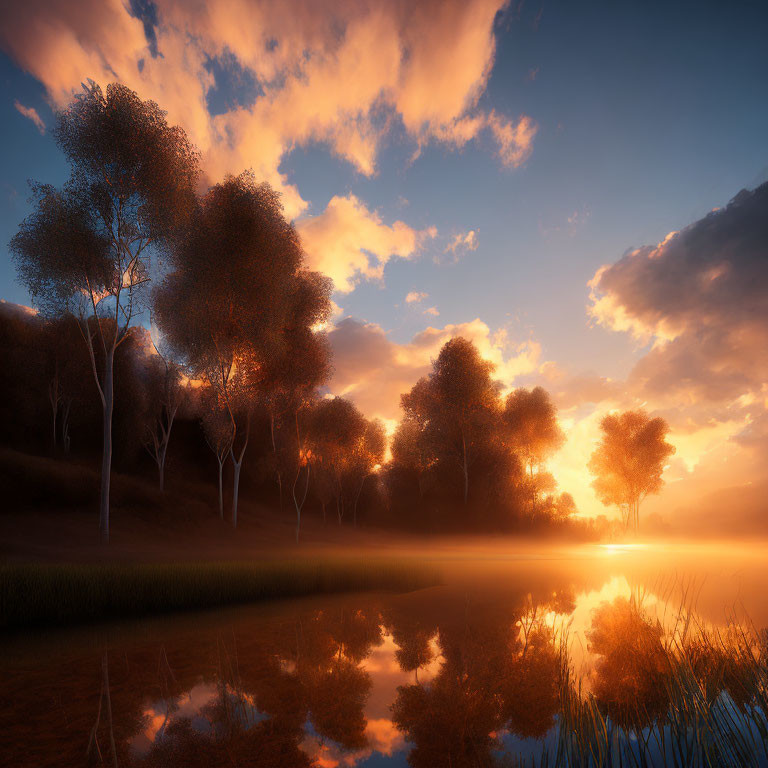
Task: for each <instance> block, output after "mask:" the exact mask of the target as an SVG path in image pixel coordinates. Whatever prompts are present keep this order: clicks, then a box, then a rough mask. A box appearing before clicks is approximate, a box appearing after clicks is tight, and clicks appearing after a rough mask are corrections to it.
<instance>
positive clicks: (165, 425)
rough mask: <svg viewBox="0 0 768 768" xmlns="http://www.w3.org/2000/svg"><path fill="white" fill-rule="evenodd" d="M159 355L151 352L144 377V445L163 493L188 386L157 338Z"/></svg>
mask: <svg viewBox="0 0 768 768" xmlns="http://www.w3.org/2000/svg"><path fill="white" fill-rule="evenodd" d="M152 345H153V349H154V350H155V353H156V354H151V353H150V354H149V355H148V356H147V358H146V360H145V361H144V366H143V367H144V376H145V380H146V386H147V389H148V395H149V399H150V403H149V411H150V414H149V415H150V420H149V423H148V424H147V425H146V433H145V437H144V447H145V448H146V449H147V453H149V455H150V456H151V457H152V459H153V460H154V462H155V464H156V465H157V474H158V481H159V484H160V492H161V493H162V492H163V491H164V490H165V459H166V455H167V453H168V443H169V442H170V440H171V431H172V430H173V422H174V421H175V420H176V414H177V412H178V410H179V407H180V406H181V404H182V403H183V402H184V397H185V395H186V389H185V387H184V386H183V385H182V371H181V367H180V366H179V365H178V364H177V363H175V362H174V361H173V360H171V359H170V358H169V357H168V356H167V355H165V354H163V353H162V352H161V351H160V350H159V349H158V346H157V344H155V341H154V339H153V340H152Z"/></svg>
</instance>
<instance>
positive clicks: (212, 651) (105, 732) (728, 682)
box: [0, 547, 768, 768]
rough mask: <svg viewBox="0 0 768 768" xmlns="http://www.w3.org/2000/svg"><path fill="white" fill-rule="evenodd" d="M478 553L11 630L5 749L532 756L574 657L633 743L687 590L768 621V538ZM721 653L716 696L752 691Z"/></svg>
mask: <svg viewBox="0 0 768 768" xmlns="http://www.w3.org/2000/svg"><path fill="white" fill-rule="evenodd" d="M476 555H477V553H472V554H471V555H468V556H466V557H457V558H455V559H447V560H444V561H443V562H442V563H441V567H443V568H444V569H445V573H446V584H445V585H444V586H441V587H436V588H432V589H428V590H422V591H419V592H414V593H410V594H406V595H354V596H341V597H338V596H337V597H329V598H325V599H322V600H305V601H295V602H290V603H279V604H278V603H275V604H270V605H266V606H264V605H260V606H251V607H244V608H240V609H236V610H227V611H219V612H212V613H206V614H194V615H184V616H177V617H172V618H165V619H153V620H146V621H143V622H134V623H130V624H120V625H111V626H99V627H86V628H80V629H77V630H71V631H60V632H52V633H46V634H25V635H18V634H17V635H14V636H13V637H7V638H5V639H4V640H3V642H2V647H1V648H0V652H2V661H1V662H0V672H1V673H2V681H3V691H4V693H3V696H2V699H3V703H2V704H0V714H1V716H2V720H1V721H0V726H2V727H0V764H2V765H8V766H70V765H72V766H76V765H89V764H91V765H100V764H104V765H114V764H115V762H114V758H113V752H112V746H111V744H112V741H113V740H114V745H115V746H114V749H115V751H116V753H117V758H118V764H119V765H121V766H128V765H130V766H134V765H135V766H209V765H212V766H217V765H238V766H275V767H278V766H309V765H317V766H321V767H323V768H333V767H335V766H408V765H411V766H414V767H421V766H424V767H425V768H426V767H427V766H442V765H446V766H453V767H454V768H455V767H456V766H492V765H513V764H516V763H515V760H517V759H519V758H524V759H527V760H531V759H534V758H535V759H539V758H541V757H542V755H543V754H544V752H545V751H547V750H549V751H550V752H554V751H555V750H556V745H557V741H558V728H559V727H560V721H561V719H562V709H563V694H562V685H563V668H564V667H563V665H564V661H565V664H566V665H567V666H569V667H570V669H571V671H572V675H573V681H574V683H575V682H576V681H578V685H580V687H581V692H580V694H579V695H581V696H582V697H590V696H591V697H594V700H595V701H596V702H597V706H598V707H599V708H600V711H601V712H602V713H603V714H604V715H605V717H606V718H607V719H608V721H609V722H612V723H617V724H619V725H621V726H622V727H623V728H624V729H625V731H622V733H626V734H630V735H628V736H627V738H628V739H630V741H631V739H632V738H636V736H633V735H631V734H633V733H635V732H636V733H638V734H640V735H641V737H642V734H643V733H645V734H646V736H647V734H648V733H650V732H652V731H653V729H654V728H657V729H658V727H659V726H658V725H655V724H657V723H658V722H659V719H660V718H661V719H663V717H664V716H665V713H666V710H667V709H668V708H669V698H668V696H667V695H666V694H665V682H664V681H665V677H664V676H665V675H666V674H668V672H667V671H666V667H665V666H664V661H663V654H662V652H661V648H662V647H663V646H664V644H665V643H666V642H667V641H668V640H669V638H671V637H673V636H674V635H675V633H677V634H678V636H679V635H681V633H682V632H684V631H688V630H681V621H685V619H686V617H690V615H691V614H690V613H689V612H684V613H683V614H682V619H681V614H680V610H679V609H680V606H681V605H683V606H684V607H687V608H689V609H691V608H695V616H696V619H695V621H698V622H700V623H701V625H702V626H704V625H706V627H707V628H709V629H711V630H715V629H719V630H720V631H721V632H723V633H724V634H725V635H727V633H728V631H729V630H728V625H729V621H730V620H731V619H732V618H733V617H734V616H736V617H737V618H739V619H740V620H741V621H742V622H743V620H744V618H745V617H746V616H747V615H748V616H749V617H750V620H751V622H752V624H753V627H754V629H755V632H756V636H757V637H759V636H760V631H761V630H762V628H763V627H766V626H768V594H767V593H766V583H768V582H767V581H766V579H767V577H768V564H767V563H766V558H765V557H764V554H763V550H762V549H761V548H758V547H752V548H738V547H737V548H730V549H729V548H724V547H716V548H708V549H691V550H689V551H685V552H682V551H680V550H679V549H673V548H668V549H663V548H662V549H658V548H648V549H625V548H600V547H592V548H588V549H581V550H576V551H573V552H557V553H555V552H542V553H525V554H524V555H523V556H522V557H521V556H520V555H519V554H518V555H516V556H515V557H512V558H509V559H506V558H499V557H494V558H491V559H487V558H486V559H485V560H483V561H480V562H477V561H476V560H475V559H474V558H475V556H476ZM563 653H566V654H567V656H566V658H565V659H564V657H563V655H562V654H563ZM698 658H699V657H697V659H698ZM707 659H709V657H707ZM697 663H698V662H697ZM707 663H708V664H709V666H707V669H708V670H709V669H710V668H711V667H712V664H710V663H709V661H708V662H707ZM704 666H705V665H703V663H702V664H699V666H697V667H696V668H697V669H698V668H699V667H701V668H702V669H703V668H704ZM718 669H720V673H718V674H715V673H714V672H711V671H710V672H707V673H706V674H704V673H702V674H703V676H702V680H703V683H702V685H705V686H708V688H707V694H706V695H707V696H711V697H712V699H713V700H716V699H717V697H720V698H721V699H722V700H723V701H724V702H725V704H724V706H725V707H726V709H727V708H733V707H736V708H738V707H741V708H744V707H749V706H751V705H752V704H750V700H749V699H750V696H751V695H752V694H751V693H750V692H741V690H740V689H739V687H738V685H736V684H735V683H734V682H733V679H732V678H733V675H731V677H728V675H727V674H725V673H723V672H722V670H726V671H727V670H728V669H731V667H729V666H728V665H726V666H722V665H721V666H720V667H718ZM710 688H711V691H710ZM107 691H108V694H109V695H108V696H107V695H106V692H107ZM100 702H101V704H100ZM110 726H111V727H110ZM86 754H88V757H87V758H86ZM764 758H765V755H760V754H759V752H758V751H755V753H754V754H753V755H752V758H751V759H752V760H753V763H754V764H765V760H764ZM661 762H663V760H662V761H661Z"/></svg>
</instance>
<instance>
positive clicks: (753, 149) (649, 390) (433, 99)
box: [0, 0, 768, 518]
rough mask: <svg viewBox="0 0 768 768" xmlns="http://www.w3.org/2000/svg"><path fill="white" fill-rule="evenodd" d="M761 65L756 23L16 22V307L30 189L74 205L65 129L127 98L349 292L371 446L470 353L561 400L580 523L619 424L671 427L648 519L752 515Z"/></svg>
mask: <svg viewBox="0 0 768 768" xmlns="http://www.w3.org/2000/svg"><path fill="white" fill-rule="evenodd" d="M766 39H768V6H766V5H765V3H761V2H754V3H749V2H743V3H740V2H734V3H705V2H696V3H693V2H692V3H685V2H676V3H668V2H663V3H662V2H659V3H654V2H642V3H641V2H602V3H601V2H591V3H579V4H576V3H568V2H550V1H549V0H545V2H543V3H542V2H540V1H539V0H521V1H520V2H512V3H504V2H500V1H499V0H461V1H459V0H439V1H438V0H434V1H433V0H424V1H423V2H418V3H413V2H408V1H407V0H402V1H396V0H392V1H391V2H381V1H380V2H361V1H360V0H349V1H348V2H347V1H345V0H334V2H323V1H322V0H284V1H283V2H279V3H278V2H259V1H257V0H187V2H180V0H157V2H154V3H152V2H150V0H132V2H122V0H83V1H82V2H78V3H71V2H69V1H68V0H27V1H26V2H24V3H15V4H11V3H6V4H3V6H2V8H0V51H2V53H0V83H1V87H2V92H1V93H0V114H1V115H2V119H1V120H0V132H1V138H2V141H0V158H1V160H2V162H1V163H0V297H1V298H2V299H4V300H6V301H9V302H15V303H20V304H29V303H30V301H31V300H30V297H29V296H28V295H27V293H26V291H25V289H24V288H23V286H21V285H20V284H19V283H18V282H17V281H16V277H15V272H14V267H13V264H12V262H11V260H10V258H9V255H8V249H7V243H8V241H9V240H10V238H11V237H12V236H13V234H14V233H15V231H16V229H17V228H18V225H19V223H20V221H21V220H22V219H23V217H24V216H25V215H26V213H27V212H28V211H29V205H28V202H27V198H28V187H27V183H26V181H27V179H29V178H32V179H36V180H39V181H43V182H50V183H53V184H60V183H62V182H63V181H64V180H65V179H66V177H67V173H68V169H67V165H66V163H65V161H64V159H63V157H62V155H61V153H60V152H59V151H58V149H57V148H56V146H55V144H54V142H53V140H52V138H51V136H50V129H51V127H52V125H53V124H54V122H55V121H54V112H55V110H56V109H57V108H61V107H63V106H65V105H66V104H67V103H68V102H69V100H70V99H71V98H72V95H73V94H74V93H75V92H77V91H78V90H79V88H80V87H81V86H80V84H81V83H82V82H84V81H86V80H87V79H89V78H90V79H93V80H94V81H96V82H98V83H99V84H101V85H102V87H104V86H106V85H107V84H108V83H110V82H115V81H121V82H124V83H125V84H127V85H128V86H130V87H131V88H133V89H134V90H136V91H137V92H138V93H139V95H140V96H142V97H143V98H151V99H154V100H155V101H157V102H158V103H159V104H160V105H161V106H162V107H163V108H164V109H165V110H167V112H168V119H169V121H170V122H171V123H175V124H179V125H181V126H182V127H183V128H184V129H185V130H186V131H187V132H188V134H189V135H190V137H191V139H192V141H193V142H194V143H195V144H196V146H197V147H198V148H199V150H200V152H201V156H202V162H203V168H204V183H207V184H210V183H215V182H216V181H218V180H220V179H221V178H222V177H223V176H224V175H225V174H227V173H239V172H240V171H242V170H244V169H246V168H252V169H253V170H254V172H255V174H256V175H257V177H258V178H260V179H264V180H266V181H268V182H269V183H270V184H272V185H273V186H274V187H275V188H276V189H278V190H279V191H280V192H281V194H282V199H283V203H284V208H285V212H286V215H287V216H288V217H289V218H291V219H293V220H294V222H295V224H296V227H297V229H298V231H299V232H300V234H301V236H302V240H303V242H304V247H305V250H306V253H307V259H308V262H309V264H310V266H312V267H313V268H315V269H319V270H321V271H323V272H325V273H326V274H327V275H329V276H330V277H332V278H333V280H334V285H335V292H334V296H333V299H334V302H335V305H336V307H335V315H334V318H333V320H332V323H331V324H330V325H329V328H328V331H329V335H330V339H331V343H332V346H333V349H334V366H335V374H334V377H333V379H332V381H331V383H330V390H331V391H332V392H333V393H335V394H344V395H346V396H348V397H350V398H352V399H353V400H354V401H355V402H356V403H357V404H358V405H359V407H360V408H361V409H362V410H363V411H364V412H365V413H366V414H367V415H368V416H377V417H380V418H382V419H384V421H385V424H386V425H387V426H388V428H389V429H390V430H391V429H392V428H393V426H394V424H395V422H396V420H397V419H398V418H399V415H400V412H399V395H400V393H402V392H404V391H407V390H408V389H409V388H410V387H411V386H412V385H413V384H414V383H415V381H416V380H417V379H418V378H419V377H420V376H422V375H424V374H425V373H427V372H428V370H429V367H430V362H431V360H433V359H434V358H435V357H436V355H437V352H438V351H439V348H440V346H441V345H442V344H443V343H444V342H445V341H447V340H448V339H449V338H451V337H452V336H455V335H464V336H466V337H468V338H470V339H472V340H473V341H475V343H476V344H477V345H478V347H479V348H480V350H481V353H482V354H483V355H484V356H485V357H487V358H488V359H490V360H492V361H493V362H494V363H495V364H496V366H497V368H496V375H497V377H498V378H499V380H500V381H501V382H502V384H503V386H504V388H505V391H506V390H509V389H511V388H514V387H516V386H531V385H533V384H542V385H543V386H545V387H546V388H547V389H548V390H549V391H550V392H551V393H552V396H553V398H554V400H555V402H556V404H557V405H558V407H559V413H560V419H561V423H562V425H563V427H564V428H565V429H566V431H567V433H568V440H567V442H566V444H565V446H564V447H563V449H562V450H561V451H560V452H559V453H558V454H557V455H556V456H555V457H554V458H553V460H552V462H551V469H552V471H553V472H554V474H555V476H556V478H557V479H558V481H559V483H560V486H561V488H562V489H563V490H567V491H570V492H571V493H572V494H573V495H574V497H575V498H576V501H577V504H578V507H579V510H580V512H581V514H585V515H593V514H600V513H604V512H608V510H605V509H604V508H603V507H602V506H601V505H600V503H599V502H598V501H597V499H596V498H595V496H594V494H593V492H592V490H591V488H590V477H589V475H588V473H587V471H586V467H585V465H586V461H587V459H588V456H589V453H590V452H591V450H592V447H593V445H594V442H595V441H596V440H597V438H598V432H599V427H598V425H599V420H600V418H601V417H602V416H603V415H604V414H605V413H607V412H609V411H610V410H613V409H616V408H628V407H640V406H642V407H644V408H645V409H646V410H648V411H649V412H651V413H653V414H654V415H662V416H664V417H665V418H667V419H668V421H669V423H670V426H671V436H670V440H671V442H672V443H673V444H674V445H675V447H676V449H677V452H676V454H675V456H674V458H673V459H672V460H671V462H670V465H669V467H668V468H667V470H666V471H665V480H666V481H667V488H666V490H665V492H664V494H663V495H662V496H661V497H660V498H659V499H658V500H655V501H653V502H650V503H649V504H648V507H649V508H650V509H652V510H654V511H658V512H659V513H660V514H662V515H663V516H665V517H666V518H673V517H674V516H675V515H679V516H684V515H685V514H686V510H688V512H687V513H688V514H690V508H692V507H693V506H695V503H696V502H695V500H696V499H698V498H699V497H706V496H707V495H708V494H713V493H715V492H718V493H722V492H723V490H730V491H732V492H733V494H735V495H734V498H740V496H739V494H741V495H742V496H743V494H745V493H753V494H754V492H755V489H759V488H762V487H763V486H764V485H765V486H766V489H768V477H766V470H765V469H763V467H764V466H766V462H765V458H766V457H768V415H766V409H767V408H768V364H766V363H764V362H762V358H763V357H765V355H764V350H765V348H766V347H765V346H764V344H765V342H766V341H768V339H767V338H766V336H768V331H767V330H766V329H768V298H765V297H768V290H767V289H768V285H766V282H768V281H767V280H766V278H767V277H768V232H766V225H765V224H764V223H763V222H764V221H768V201H767V200H766V197H768V193H765V191H763V193H761V192H760V190H758V187H759V186H760V185H761V184H763V183H765V182H766V181H768V99H767V98H766V93H768V46H766V45H765V40H766ZM742 190H748V192H747V193H744V194H743V195H742V196H741V197H739V198H736V196H737V195H739V193H740V192H741V191H742ZM754 190H757V191H754ZM744 195H746V196H744ZM734 198H736V201H735V203H734V204H733V205H732V206H730V207H729V206H728V204H729V201H731V200H732V199H734ZM671 233H677V234H671ZM712 498H714V497H712Z"/></svg>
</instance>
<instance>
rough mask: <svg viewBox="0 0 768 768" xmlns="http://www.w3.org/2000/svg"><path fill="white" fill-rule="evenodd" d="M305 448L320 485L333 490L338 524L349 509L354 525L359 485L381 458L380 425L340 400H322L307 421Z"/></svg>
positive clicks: (382, 451)
mask: <svg viewBox="0 0 768 768" xmlns="http://www.w3.org/2000/svg"><path fill="white" fill-rule="evenodd" d="M307 448H308V450H309V456H310V457H311V460H312V463H313V464H314V465H315V466H316V474H317V475H319V477H320V482H321V484H323V487H325V484H327V486H329V487H330V488H332V489H333V491H332V492H333V497H334V499H335V501H336V517H337V520H338V523H339V525H341V523H342V520H343V519H344V515H345V513H346V512H347V511H348V510H349V508H350V506H351V507H352V514H353V520H354V522H355V524H356V522H357V503H358V500H359V498H360V492H361V490H362V486H363V484H364V483H365V480H366V478H367V477H369V476H370V474H371V473H372V472H373V470H374V468H375V467H376V465H377V464H380V463H381V461H382V459H383V457H384V451H385V448H386V443H385V436H384V429H383V427H382V425H381V423H380V422H378V421H376V420H373V421H369V420H368V419H366V418H365V416H363V414H362V413H360V411H359V410H358V409H357V408H356V407H355V406H354V405H353V404H352V403H351V402H350V401H349V400H345V399H344V398H342V397H334V398H332V399H327V400H321V401H319V402H318V403H317V405H316V406H315V408H314V409H313V411H312V413H311V415H310V418H309V427H308V436H307Z"/></svg>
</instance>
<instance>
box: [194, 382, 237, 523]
mask: <svg viewBox="0 0 768 768" xmlns="http://www.w3.org/2000/svg"><path fill="white" fill-rule="evenodd" d="M201 404H202V417H201V423H202V427H203V434H204V435H205V442H206V443H207V444H208V447H209V448H210V449H211V450H212V451H213V454H214V456H216V462H217V463H218V466H219V475H218V477H219V517H220V518H221V519H222V520H223V519H224V463H225V462H226V460H227V456H228V455H229V451H230V448H231V443H232V422H231V421H230V419H229V414H228V413H227V412H226V410H225V409H224V408H222V407H221V405H220V404H219V402H218V395H217V393H216V391H215V390H214V389H213V388H212V387H208V388H207V390H206V391H205V392H204V393H203V394H202V396H201Z"/></svg>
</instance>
